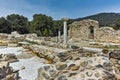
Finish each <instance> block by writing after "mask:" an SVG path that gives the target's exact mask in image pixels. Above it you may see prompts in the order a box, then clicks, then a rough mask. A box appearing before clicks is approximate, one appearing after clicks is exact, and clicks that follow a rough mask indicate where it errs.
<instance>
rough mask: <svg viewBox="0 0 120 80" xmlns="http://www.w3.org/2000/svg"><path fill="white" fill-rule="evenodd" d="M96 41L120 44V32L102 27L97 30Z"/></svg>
mask: <svg viewBox="0 0 120 80" xmlns="http://www.w3.org/2000/svg"><path fill="white" fill-rule="evenodd" d="M96 41H102V42H114V43H120V30H117V31H116V30H114V29H113V28H111V27H101V28H99V29H98V30H97V36H96Z"/></svg>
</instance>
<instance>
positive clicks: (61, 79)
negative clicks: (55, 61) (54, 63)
mask: <svg viewBox="0 0 120 80" xmlns="http://www.w3.org/2000/svg"><path fill="white" fill-rule="evenodd" d="M58 80H67V78H66V76H65V75H61V76H59V77H58Z"/></svg>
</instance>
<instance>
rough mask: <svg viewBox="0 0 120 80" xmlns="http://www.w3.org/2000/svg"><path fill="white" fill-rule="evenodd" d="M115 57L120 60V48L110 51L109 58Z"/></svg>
mask: <svg viewBox="0 0 120 80" xmlns="http://www.w3.org/2000/svg"><path fill="white" fill-rule="evenodd" d="M110 58H114V59H119V60H120V50H115V51H112V52H110V53H109V59H110Z"/></svg>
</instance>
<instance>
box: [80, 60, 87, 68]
mask: <svg viewBox="0 0 120 80" xmlns="http://www.w3.org/2000/svg"><path fill="white" fill-rule="evenodd" d="M87 65H88V62H87V61H83V62H81V63H80V66H81V67H86V66H87Z"/></svg>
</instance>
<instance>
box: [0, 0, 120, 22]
mask: <svg viewBox="0 0 120 80" xmlns="http://www.w3.org/2000/svg"><path fill="white" fill-rule="evenodd" d="M103 12H115V13H120V0H0V17H6V16H7V15H10V14H20V15H23V16H25V17H27V18H28V19H29V20H32V17H33V15H34V14H41V13H42V14H46V15H48V16H51V17H53V19H61V18H63V17H64V18H72V19H74V18H81V17H85V16H89V15H93V14H97V13H103Z"/></svg>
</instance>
